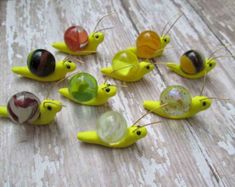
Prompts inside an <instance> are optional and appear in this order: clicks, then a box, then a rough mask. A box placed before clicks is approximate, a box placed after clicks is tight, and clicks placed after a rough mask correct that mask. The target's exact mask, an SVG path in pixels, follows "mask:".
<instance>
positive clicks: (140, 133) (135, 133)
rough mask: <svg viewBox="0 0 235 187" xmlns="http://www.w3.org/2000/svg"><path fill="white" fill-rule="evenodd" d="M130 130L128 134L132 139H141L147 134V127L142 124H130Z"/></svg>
mask: <svg viewBox="0 0 235 187" xmlns="http://www.w3.org/2000/svg"><path fill="white" fill-rule="evenodd" d="M129 130H130V135H131V136H132V137H133V139H136V140H138V139H141V138H144V137H145V136H146V135H147V129H146V127H144V126H138V125H135V126H131V127H130V128H129Z"/></svg>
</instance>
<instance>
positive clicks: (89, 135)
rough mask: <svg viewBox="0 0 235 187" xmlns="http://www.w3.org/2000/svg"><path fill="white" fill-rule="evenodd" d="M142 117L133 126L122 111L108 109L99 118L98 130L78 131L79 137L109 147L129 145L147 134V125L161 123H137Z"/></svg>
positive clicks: (81, 139) (84, 140)
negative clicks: (128, 122) (128, 125)
mask: <svg viewBox="0 0 235 187" xmlns="http://www.w3.org/2000/svg"><path fill="white" fill-rule="evenodd" d="M145 115H146V114H145ZM145 115H143V116H145ZM143 116H142V117H143ZM142 117H141V118H139V119H138V120H137V121H136V122H135V123H134V124H133V125H132V126H130V127H127V122H126V120H125V119H124V117H123V116H122V115H121V114H120V113H118V112H115V111H108V112H106V113H104V114H102V115H101V116H100V118H99V119H98V120H97V125H96V131H84V132H78V134H77V138H78V140H80V141H82V142H85V143H90V144H98V145H102V146H105V147H109V148H125V147H129V146H131V145H133V144H135V143H136V142H137V141H138V140H140V139H142V138H144V137H145V136H146V135H147V129H146V126H147V125H152V124H155V123H159V122H154V123H148V124H145V125H137V123H138V121H139V120H140V119H142Z"/></svg>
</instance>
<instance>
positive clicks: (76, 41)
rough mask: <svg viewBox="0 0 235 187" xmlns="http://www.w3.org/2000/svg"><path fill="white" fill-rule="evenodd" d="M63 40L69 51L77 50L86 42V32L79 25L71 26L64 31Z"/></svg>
mask: <svg viewBox="0 0 235 187" xmlns="http://www.w3.org/2000/svg"><path fill="white" fill-rule="evenodd" d="M64 41H65V44H66V45H67V47H68V48H69V49H70V50H71V51H79V50H80V49H82V48H84V47H85V46H86V45H87V44H88V34H87V32H86V30H85V29H84V28H82V27H81V26H78V25H76V26H71V27H69V28H68V29H67V30H66V31H65V33H64Z"/></svg>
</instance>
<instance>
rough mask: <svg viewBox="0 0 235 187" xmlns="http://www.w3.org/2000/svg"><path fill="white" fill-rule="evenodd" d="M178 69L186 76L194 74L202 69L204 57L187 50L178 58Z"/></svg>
mask: <svg viewBox="0 0 235 187" xmlns="http://www.w3.org/2000/svg"><path fill="white" fill-rule="evenodd" d="M180 68H181V70H182V71H183V72H185V73H187V74H196V73H198V72H200V71H202V70H203V69H204V57H203V56H202V55H201V54H200V53H199V52H197V51H195V50H189V51H187V52H185V53H184V54H183V55H182V56H181V57H180Z"/></svg>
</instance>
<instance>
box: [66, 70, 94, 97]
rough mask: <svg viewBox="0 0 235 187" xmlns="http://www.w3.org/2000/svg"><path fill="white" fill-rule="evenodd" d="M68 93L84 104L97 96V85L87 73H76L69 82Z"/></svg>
mask: <svg viewBox="0 0 235 187" xmlns="http://www.w3.org/2000/svg"><path fill="white" fill-rule="evenodd" d="M68 89H69V93H70V94H71V95H72V96H73V98H74V99H75V100H76V101H78V102H86V101H89V100H91V99H94V98H95V97H96V96H97V91H98V84H97V81H96V79H95V78H94V77H93V76H92V75H90V74H89V73H84V72H82V73H78V74H76V75H74V76H73V77H71V79H70V80H69V86H68Z"/></svg>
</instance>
